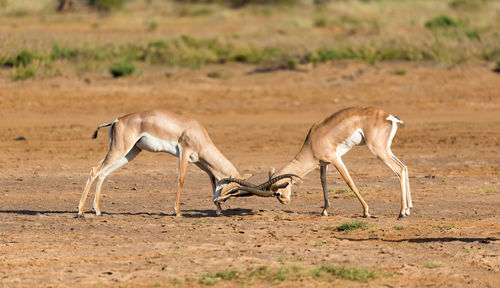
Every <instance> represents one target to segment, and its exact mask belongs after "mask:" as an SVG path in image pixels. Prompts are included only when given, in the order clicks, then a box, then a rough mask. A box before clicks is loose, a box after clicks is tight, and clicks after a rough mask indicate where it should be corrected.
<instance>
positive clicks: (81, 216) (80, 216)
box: [75, 214, 85, 219]
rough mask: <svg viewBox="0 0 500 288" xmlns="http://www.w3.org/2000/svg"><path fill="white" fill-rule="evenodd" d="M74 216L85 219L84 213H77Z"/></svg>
mask: <svg viewBox="0 0 500 288" xmlns="http://www.w3.org/2000/svg"><path fill="white" fill-rule="evenodd" d="M75 218H77V219H85V215H83V214H77V215H76V216H75Z"/></svg>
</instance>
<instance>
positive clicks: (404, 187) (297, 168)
mask: <svg viewBox="0 0 500 288" xmlns="http://www.w3.org/2000/svg"><path fill="white" fill-rule="evenodd" d="M402 123H403V121H401V120H400V119H398V118H397V117H395V116H393V115H391V114H389V113H387V112H384V111H382V110H380V109H377V108H373V107H352V108H346V109H343V110H340V111H338V112H336V113H334V114H332V115H331V116H329V117H327V118H325V119H323V120H321V121H320V122H318V123H316V124H314V125H313V126H312V127H311V128H310V130H309V133H308V134H307V137H306V139H305V141H304V144H303V145H302V148H301V149H300V151H299V153H297V155H296V156H295V157H294V158H293V159H292V161H290V162H289V163H288V164H286V165H285V166H283V167H282V168H281V169H279V170H278V171H277V172H276V173H274V171H273V170H271V171H270V173H269V178H270V180H269V181H267V182H266V183H263V184H261V185H259V186H255V185H254V186H253V187H252V186H250V185H246V187H243V188H242V187H240V186H245V182H241V181H239V182H237V181H231V180H230V179H229V180H227V179H223V180H224V181H222V180H221V182H220V183H218V184H217V185H218V188H217V189H218V191H217V192H216V193H217V197H216V198H215V200H216V201H215V202H216V203H218V202H220V201H225V200H227V199H228V198H229V197H232V196H247V195H248V193H252V194H254V195H258V196H265V197H272V196H275V197H277V198H278V200H279V201H280V202H281V203H282V204H288V203H289V202H290V195H291V192H292V190H291V186H292V185H291V184H297V183H299V182H300V180H299V179H300V178H301V177H304V176H306V175H307V174H309V173H310V172H312V171H313V170H315V169H318V168H319V169H320V179H321V185H322V188H323V197H324V206H323V211H322V212H321V214H322V215H323V216H328V211H327V210H328V208H329V207H330V200H329V199H328V189H327V185H326V173H327V170H328V165H330V164H333V166H334V167H335V168H337V170H338V171H339V173H340V175H341V176H342V178H343V179H344V180H345V182H346V183H347V185H348V186H349V187H350V188H351V190H352V191H353V192H354V194H355V195H356V197H357V198H358V200H359V201H360V202H361V205H362V206H363V216H364V217H370V213H369V210H368V205H367V204H366V202H365V200H364V199H363V197H362V196H361V194H360V193H359V190H358V188H357V187H356V185H355V184H354V182H353V180H352V178H351V176H350V175H349V172H348V171H347V168H346V166H345V165H344V163H343V162H342V156H343V155H344V154H345V153H347V152H348V151H349V150H350V149H351V148H352V147H354V146H357V145H366V146H367V147H368V149H369V150H370V151H371V152H372V153H373V154H374V155H375V156H376V157H377V158H379V159H380V160H382V161H383V162H384V163H385V164H386V165H387V166H389V168H390V169H391V170H392V171H393V172H394V173H395V174H396V176H397V177H398V178H399V180H400V185H401V210H400V213H399V217H400V218H402V217H405V216H408V215H410V208H412V207H413V205H412V201H411V193H410V183H409V179H408V169H407V168H406V166H405V165H404V164H403V162H401V161H400V160H399V159H398V158H397V157H396V156H394V154H393V153H392V151H391V144H392V140H393V138H394V135H395V134H396V131H397V128H398V124H402ZM274 175H278V176H277V177H274V178H272V177H273V176H274ZM281 175H294V176H290V177H281ZM297 178H299V179H297ZM225 183H233V184H238V185H239V186H234V185H233V186H231V187H228V186H225V185H224V184H225ZM248 187H250V188H252V189H248ZM259 187H260V188H265V189H261V191H255V189H256V188H259ZM241 191H243V192H241Z"/></svg>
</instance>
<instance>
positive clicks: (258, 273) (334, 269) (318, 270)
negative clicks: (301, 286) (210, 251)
mask: <svg viewBox="0 0 500 288" xmlns="http://www.w3.org/2000/svg"><path fill="white" fill-rule="evenodd" d="M388 276H390V274H387V273H383V272H381V271H375V270H370V269H367V268H363V267H353V268H349V267H340V266H333V265H329V264H325V265H321V266H317V267H314V268H305V267H301V266H292V267H286V266H281V267H269V266H258V267H255V268H251V269H249V270H248V271H246V272H240V271H238V270H229V271H227V270H224V271H221V272H216V273H207V274H203V275H201V276H199V277H198V278H197V279H198V280H197V281H198V283H199V284H202V285H206V286H212V285H215V284H218V283H220V282H222V281H229V282H230V281H236V282H238V283H239V284H240V285H243V286H251V285H253V284H255V282H257V281H258V282H262V281H263V282H268V283H271V284H279V283H282V282H284V281H298V280H304V279H307V278H311V277H312V278H315V279H318V280H323V281H328V282H331V281H333V280H334V279H344V280H350V281H356V282H363V283H367V282H369V281H371V280H374V279H377V278H380V277H388Z"/></svg>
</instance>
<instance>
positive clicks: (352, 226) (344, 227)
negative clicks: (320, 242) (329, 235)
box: [324, 221, 368, 233]
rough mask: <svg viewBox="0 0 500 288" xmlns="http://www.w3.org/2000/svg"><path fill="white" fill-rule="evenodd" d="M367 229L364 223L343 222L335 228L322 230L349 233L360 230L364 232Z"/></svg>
mask: <svg viewBox="0 0 500 288" xmlns="http://www.w3.org/2000/svg"><path fill="white" fill-rule="evenodd" d="M367 228H368V224H367V223H366V222H364V221H352V222H345V223H342V224H340V225H339V226H336V227H331V226H329V227H325V228H324V230H334V231H338V232H345V233H351V232H353V231H355V230H358V229H362V230H365V229H367Z"/></svg>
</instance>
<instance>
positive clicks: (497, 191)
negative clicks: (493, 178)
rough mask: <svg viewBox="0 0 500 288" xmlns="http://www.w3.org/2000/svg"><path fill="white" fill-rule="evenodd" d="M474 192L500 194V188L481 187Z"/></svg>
mask: <svg viewBox="0 0 500 288" xmlns="http://www.w3.org/2000/svg"><path fill="white" fill-rule="evenodd" d="M473 192H474V194H500V188H481V189H477V190H474V191H473Z"/></svg>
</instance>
